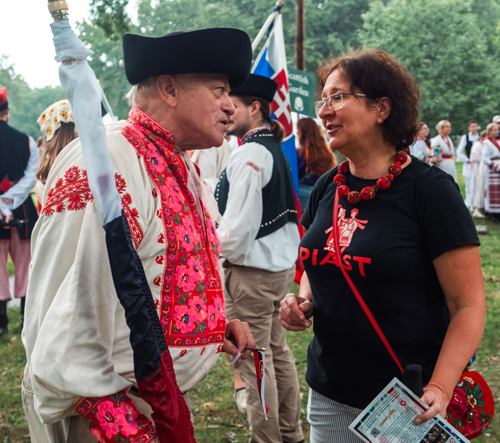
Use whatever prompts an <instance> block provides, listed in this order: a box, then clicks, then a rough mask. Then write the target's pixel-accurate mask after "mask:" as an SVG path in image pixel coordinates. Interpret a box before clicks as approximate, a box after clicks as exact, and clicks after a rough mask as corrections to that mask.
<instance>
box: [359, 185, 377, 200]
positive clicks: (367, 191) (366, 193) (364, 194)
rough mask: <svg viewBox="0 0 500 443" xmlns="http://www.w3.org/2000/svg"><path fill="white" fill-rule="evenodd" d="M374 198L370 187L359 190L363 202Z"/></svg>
mask: <svg viewBox="0 0 500 443" xmlns="http://www.w3.org/2000/svg"><path fill="white" fill-rule="evenodd" d="M374 196H375V194H374V193H373V189H372V187H371V186H367V187H366V188H363V189H362V190H361V198H362V199H363V200H366V201H368V200H371V199H372V198H373V197H374Z"/></svg>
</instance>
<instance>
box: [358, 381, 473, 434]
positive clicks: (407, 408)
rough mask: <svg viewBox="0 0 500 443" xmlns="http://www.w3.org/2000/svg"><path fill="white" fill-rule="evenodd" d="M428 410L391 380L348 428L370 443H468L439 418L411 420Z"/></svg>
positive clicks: (407, 390) (411, 393)
mask: <svg viewBox="0 0 500 443" xmlns="http://www.w3.org/2000/svg"><path fill="white" fill-rule="evenodd" d="M428 408H429V407H428V406H427V405H426V404H425V403H423V402H422V401H421V400H420V399H419V398H418V397H417V396H416V395H415V394H413V392H411V391H410V390H409V389H408V388H407V387H406V386H405V385H404V384H403V383H401V382H400V381H399V380H398V379H397V378H394V379H393V380H392V381H391V382H390V383H389V384H388V385H387V386H386V387H385V389H384V390H383V391H382V392H381V393H380V395H379V396H378V397H377V398H375V400H373V401H372V402H371V403H370V404H369V405H368V406H367V407H366V408H365V410H364V411H363V412H362V413H361V414H359V415H358V417H356V420H354V421H353V422H352V423H351V425H350V426H349V429H350V430H351V431H352V432H354V434H356V435H357V436H358V437H359V438H360V439H361V440H363V441H366V442H371V443H378V442H380V443H468V442H469V440H467V439H466V438H465V437H464V436H463V435H462V434H460V432H458V431H457V430H456V429H455V428H454V427H453V426H451V425H450V424H449V423H448V422H447V421H446V420H445V419H444V418H443V417H441V416H437V417H434V418H433V419H431V420H429V421H428V422H426V423H423V424H421V425H416V424H415V418H416V417H417V416H418V415H420V414H421V413H422V412H424V411H425V410H426V409H428Z"/></svg>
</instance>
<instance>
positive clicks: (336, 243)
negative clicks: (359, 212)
mask: <svg viewBox="0 0 500 443" xmlns="http://www.w3.org/2000/svg"><path fill="white" fill-rule="evenodd" d="M338 206H339V194H338V190H337V191H336V192H335V204H334V205H333V244H334V247H335V255H336V258H337V263H338V265H339V268H340V270H341V271H342V274H344V277H345V279H346V280H347V283H348V284H349V287H350V288H351V291H352V292H353V293H354V295H355V296H356V299H357V300H358V303H359V304H360V305H361V307H362V308H363V311H364V313H365V314H366V316H367V317H368V320H370V323H371V324H372V326H373V329H375V332H376V333H377V334H378V336H379V337H380V340H382V343H384V346H385V347H386V348H387V350H388V351H389V354H391V357H392V358H393V360H394V361H395V362H396V364H397V365H398V368H399V370H400V371H401V372H404V370H403V366H401V363H399V360H398V358H397V357H396V354H395V353H394V351H393V350H392V348H391V345H390V344H389V342H388V341H387V338H385V335H384V333H383V332H382V329H380V326H379V325H378V323H377V320H375V317H374V316H373V314H372V313H371V311H370V308H369V307H368V306H367V305H366V303H365V301H364V300H363V297H361V294H360V293H359V291H358V289H357V288H356V286H355V285H354V283H353V281H352V280H351V278H350V277H349V275H348V274H347V271H346V270H345V268H344V263H343V262H342V255H341V254H340V246H339V224H338V214H339V210H338Z"/></svg>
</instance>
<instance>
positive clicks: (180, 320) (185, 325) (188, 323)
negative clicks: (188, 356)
mask: <svg viewBox="0 0 500 443" xmlns="http://www.w3.org/2000/svg"><path fill="white" fill-rule="evenodd" d="M174 322H175V327H176V328H177V329H178V330H179V331H180V333H181V334H189V333H190V332H192V331H193V330H194V327H195V325H196V323H195V321H194V319H193V318H192V311H191V308H190V307H189V306H188V305H178V306H176V307H175V312H174Z"/></svg>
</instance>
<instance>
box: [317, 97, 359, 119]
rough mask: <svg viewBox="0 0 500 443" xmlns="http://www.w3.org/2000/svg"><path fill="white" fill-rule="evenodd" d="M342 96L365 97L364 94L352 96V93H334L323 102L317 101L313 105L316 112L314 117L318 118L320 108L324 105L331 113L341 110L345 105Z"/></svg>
mask: <svg viewBox="0 0 500 443" xmlns="http://www.w3.org/2000/svg"><path fill="white" fill-rule="evenodd" d="M344 95H353V96H356V97H366V94H354V93H352V92H336V93H335V94H332V95H330V96H329V97H327V98H325V99H324V100H319V101H317V102H316V103H314V110H315V111H316V115H317V116H318V117H319V111H321V108H322V107H323V106H324V105H325V103H326V105H327V106H328V108H329V109H330V110H331V111H337V110H338V109H340V108H342V107H343V106H344V105H345V102H344Z"/></svg>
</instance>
